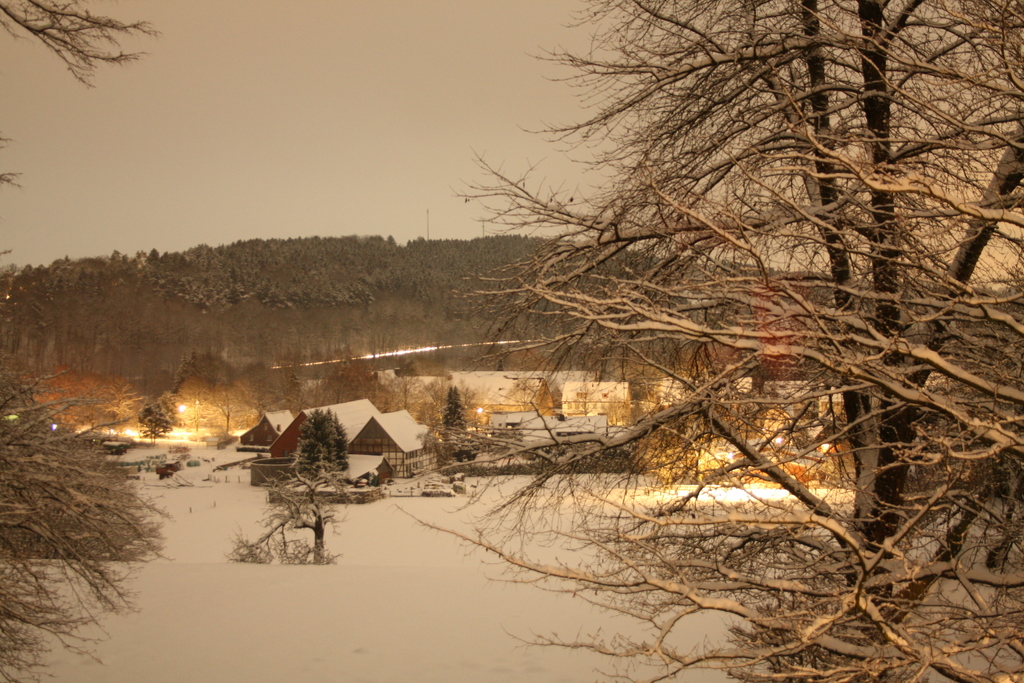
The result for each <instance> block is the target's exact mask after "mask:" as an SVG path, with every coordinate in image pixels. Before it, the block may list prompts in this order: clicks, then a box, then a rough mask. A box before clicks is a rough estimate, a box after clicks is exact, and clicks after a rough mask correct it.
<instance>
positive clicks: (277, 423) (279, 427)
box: [263, 410, 295, 434]
mask: <svg viewBox="0 0 1024 683" xmlns="http://www.w3.org/2000/svg"><path fill="white" fill-rule="evenodd" d="M263 417H265V418H267V422H269V423H270V426H271V427H273V428H274V431H275V432H277V433H278V434H280V433H281V432H283V431H284V430H285V428H286V427H287V426H288V425H290V424H291V423H292V420H294V419H295V416H294V415H292V411H290V410H274V411H272V412H269V413H264V415H263Z"/></svg>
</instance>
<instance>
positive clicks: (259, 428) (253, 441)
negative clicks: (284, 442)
mask: <svg viewBox="0 0 1024 683" xmlns="http://www.w3.org/2000/svg"><path fill="white" fill-rule="evenodd" d="M277 437H278V433H277V431H275V430H274V427H273V425H271V424H270V420H268V419H267V418H266V416H264V417H263V419H261V420H260V422H259V424H257V425H256V426H255V427H253V428H252V429H250V430H249V431H247V432H246V433H245V434H242V436H240V437H239V439H238V440H239V441H240V442H241V443H242V445H244V446H269V445H271V444H273V443H274V441H275V440H276V439H277Z"/></svg>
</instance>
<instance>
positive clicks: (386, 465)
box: [270, 398, 435, 480]
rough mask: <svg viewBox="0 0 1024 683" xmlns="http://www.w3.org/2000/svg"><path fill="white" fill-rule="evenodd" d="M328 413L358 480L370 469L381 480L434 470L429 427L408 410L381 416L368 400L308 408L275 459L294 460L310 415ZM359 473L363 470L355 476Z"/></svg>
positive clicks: (277, 444) (284, 436) (278, 444)
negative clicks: (341, 430) (426, 440)
mask: <svg viewBox="0 0 1024 683" xmlns="http://www.w3.org/2000/svg"><path fill="white" fill-rule="evenodd" d="M314 410H325V411H328V412H330V413H333V414H334V416H335V417H337V418H338V422H340V423H341V426H342V427H344V428H345V434H346V436H348V438H349V443H348V453H349V460H350V467H349V472H350V474H353V475H355V476H360V475H361V474H365V473H366V472H368V471H370V470H371V469H372V470H373V471H375V472H376V473H377V474H378V475H379V477H380V478H381V479H382V480H385V479H389V478H391V477H411V476H414V475H416V474H419V473H421V472H425V471H428V470H431V469H433V468H434V467H435V463H434V461H433V459H432V456H431V455H429V454H428V453H427V452H426V451H425V449H424V448H423V437H424V436H426V434H427V427H426V426H425V425H421V424H419V423H418V422H416V420H415V419H413V417H412V415H410V414H409V412H408V411H406V410H398V411H395V412H393V413H382V412H380V411H379V410H377V408H376V407H375V406H374V405H373V404H372V403H370V401H368V400H367V399H365V398H364V399H360V400H358V401H349V402H348V403H338V404H335V405H330V406H322V407H320V408H309V409H306V410H303V411H302V412H301V413H299V414H298V415H296V416H295V419H294V420H292V422H291V424H289V425H288V426H287V427H286V428H285V429H284V431H283V432H282V433H281V435H280V436H279V437H278V438H277V440H276V441H274V443H273V445H272V446H271V447H270V455H271V457H274V458H285V457H291V456H293V455H294V454H295V449H296V448H297V447H298V444H299V435H300V431H301V428H302V424H303V423H304V422H305V421H306V418H307V417H308V415H309V413H311V412H313V411H314ZM356 469H360V470H363V471H362V472H356V471H355V470H356Z"/></svg>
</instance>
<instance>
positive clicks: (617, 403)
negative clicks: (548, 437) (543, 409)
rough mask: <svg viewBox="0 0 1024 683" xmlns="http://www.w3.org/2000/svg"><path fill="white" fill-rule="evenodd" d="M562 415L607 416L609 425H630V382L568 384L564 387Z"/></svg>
mask: <svg viewBox="0 0 1024 683" xmlns="http://www.w3.org/2000/svg"><path fill="white" fill-rule="evenodd" d="M562 413H563V414H564V415H565V416H566V417H577V416H590V415H607V416H608V423H609V424H613V425H625V424H629V423H630V422H631V418H632V407H631V402H630V397H629V382H572V381H570V382H566V383H565V384H564V385H563V386H562Z"/></svg>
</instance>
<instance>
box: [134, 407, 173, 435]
mask: <svg viewBox="0 0 1024 683" xmlns="http://www.w3.org/2000/svg"><path fill="white" fill-rule="evenodd" d="M138 420H139V426H141V427H142V435H143V436H145V437H148V438H150V439H152V440H154V441H156V438H157V437H158V436H163V435H164V434H167V433H168V432H170V431H171V429H172V428H173V425H172V423H171V418H170V417H169V416H168V415H167V411H165V410H164V407H163V406H162V405H160V403H159V402H154V403H147V404H146V407H145V408H143V409H142V411H141V412H140V413H139V417H138Z"/></svg>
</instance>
